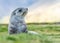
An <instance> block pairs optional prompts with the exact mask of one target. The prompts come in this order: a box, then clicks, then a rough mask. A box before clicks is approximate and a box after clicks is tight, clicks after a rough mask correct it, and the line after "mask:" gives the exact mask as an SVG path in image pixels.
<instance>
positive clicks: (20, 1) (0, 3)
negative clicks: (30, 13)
mask: <svg viewBox="0 0 60 43" xmlns="http://www.w3.org/2000/svg"><path fill="white" fill-rule="evenodd" d="M37 1H38V0H0V18H2V17H4V16H6V15H9V13H10V12H11V11H12V10H13V9H15V8H18V7H29V6H31V5H32V4H34V3H36V2H37Z"/></svg>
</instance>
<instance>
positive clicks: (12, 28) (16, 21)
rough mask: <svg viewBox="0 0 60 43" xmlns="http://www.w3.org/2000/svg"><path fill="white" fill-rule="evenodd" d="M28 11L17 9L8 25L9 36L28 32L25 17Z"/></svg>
mask: <svg viewBox="0 0 60 43" xmlns="http://www.w3.org/2000/svg"><path fill="white" fill-rule="evenodd" d="M27 11H28V9H27V8H17V9H15V10H14V11H13V12H12V14H11V17H10V22H9V25H8V33H9V34H17V33H21V32H27V27H26V23H25V21H24V17H25V15H26V14H27Z"/></svg>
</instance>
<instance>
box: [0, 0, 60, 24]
mask: <svg viewBox="0 0 60 43" xmlns="http://www.w3.org/2000/svg"><path fill="white" fill-rule="evenodd" d="M18 7H26V8H28V9H29V11H28V14H27V15H26V17H25V21H26V22H28V23H30V22H39V23H40V22H60V0H0V23H5V24H6V23H9V18H10V15H11V12H12V11H13V10H14V9H16V8H18Z"/></svg>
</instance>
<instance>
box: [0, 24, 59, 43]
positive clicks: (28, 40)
mask: <svg viewBox="0 0 60 43" xmlns="http://www.w3.org/2000/svg"><path fill="white" fill-rule="evenodd" d="M27 28H28V30H30V31H35V32H38V33H39V35H33V34H26V33H21V34H13V35H9V34H8V31H7V30H8V25H0V43H60V25H55V24H54V25H53V24H46V25H40V24H29V25H27Z"/></svg>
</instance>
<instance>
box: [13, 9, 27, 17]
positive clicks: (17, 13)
mask: <svg viewBox="0 0 60 43" xmlns="http://www.w3.org/2000/svg"><path fill="white" fill-rule="evenodd" d="M27 11H28V8H17V9H15V10H14V11H13V12H12V15H15V16H25V15H26V14H27Z"/></svg>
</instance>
